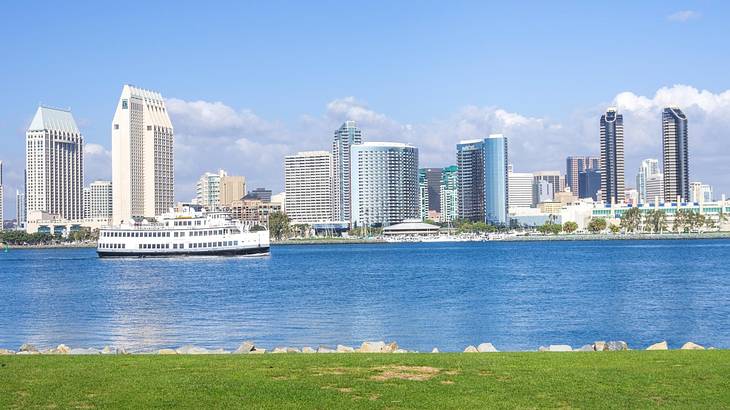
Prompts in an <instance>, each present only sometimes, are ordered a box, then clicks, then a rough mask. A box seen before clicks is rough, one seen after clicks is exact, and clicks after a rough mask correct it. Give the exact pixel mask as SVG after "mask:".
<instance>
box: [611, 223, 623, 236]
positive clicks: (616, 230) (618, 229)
mask: <svg viewBox="0 0 730 410" xmlns="http://www.w3.org/2000/svg"><path fill="white" fill-rule="evenodd" d="M608 229H609V230H610V231H611V233H612V234H614V235H616V234H617V233H619V232H621V227H620V226H618V225H614V224H611V225H610V226H609V227H608Z"/></svg>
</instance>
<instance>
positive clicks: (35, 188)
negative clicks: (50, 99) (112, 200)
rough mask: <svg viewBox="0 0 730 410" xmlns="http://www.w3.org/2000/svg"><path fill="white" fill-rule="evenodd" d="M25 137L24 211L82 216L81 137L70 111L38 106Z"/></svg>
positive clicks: (60, 215)
mask: <svg viewBox="0 0 730 410" xmlns="http://www.w3.org/2000/svg"><path fill="white" fill-rule="evenodd" d="M25 139H26V145H25V152H26V156H25V168H26V192H27V194H26V200H27V209H26V210H27V212H31V211H41V212H46V213H48V214H52V215H56V216H57V217H59V218H63V219H67V220H78V219H82V218H83V212H84V209H83V190H84V138H83V136H81V133H80V132H79V129H78V127H77V126H76V121H74V118H73V116H72V115H71V111H67V110H61V109H56V108H50V107H44V106H40V107H38V110H37V111H36V113H35V116H34V117H33V121H31V123H30V126H29V127H28V131H27V132H26V134H25ZM26 215H27V214H26Z"/></svg>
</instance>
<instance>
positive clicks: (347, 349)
mask: <svg viewBox="0 0 730 410" xmlns="http://www.w3.org/2000/svg"><path fill="white" fill-rule="evenodd" d="M336 350H337V353H352V352H354V351H355V349H353V348H351V347H350V346H343V345H337V349H336Z"/></svg>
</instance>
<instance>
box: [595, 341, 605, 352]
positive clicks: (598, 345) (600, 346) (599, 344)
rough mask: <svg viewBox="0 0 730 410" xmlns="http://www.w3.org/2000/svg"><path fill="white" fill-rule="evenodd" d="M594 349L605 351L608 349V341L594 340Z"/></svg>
mask: <svg viewBox="0 0 730 410" xmlns="http://www.w3.org/2000/svg"><path fill="white" fill-rule="evenodd" d="M593 350H595V351H597V352H603V351H605V350H606V342H604V341H598V342H593Z"/></svg>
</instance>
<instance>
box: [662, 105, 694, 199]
mask: <svg viewBox="0 0 730 410" xmlns="http://www.w3.org/2000/svg"><path fill="white" fill-rule="evenodd" d="M662 154H663V160H664V199H665V200H667V201H676V200H677V197H678V196H679V197H680V199H681V200H683V201H687V200H689V197H690V194H689V148H688V144H687V116H685V115H684V113H683V112H682V110H680V109H679V108H677V107H668V108H665V109H664V111H662Z"/></svg>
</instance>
